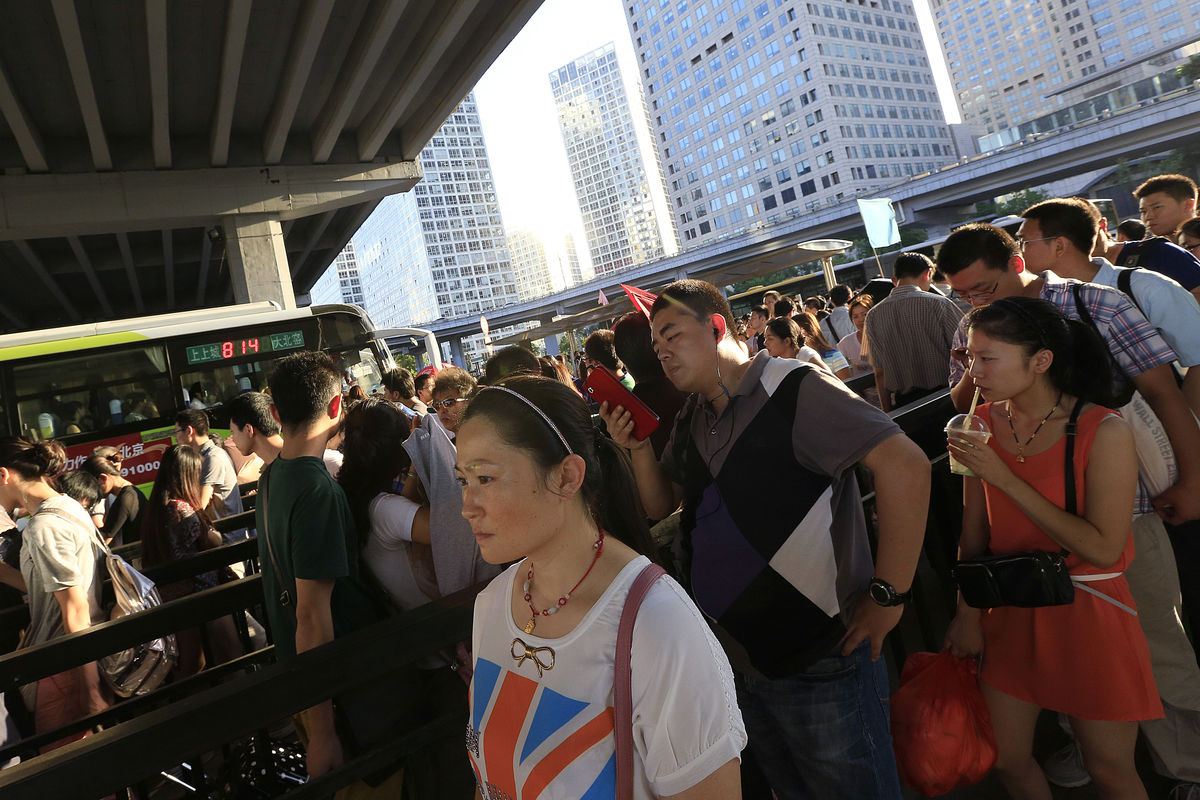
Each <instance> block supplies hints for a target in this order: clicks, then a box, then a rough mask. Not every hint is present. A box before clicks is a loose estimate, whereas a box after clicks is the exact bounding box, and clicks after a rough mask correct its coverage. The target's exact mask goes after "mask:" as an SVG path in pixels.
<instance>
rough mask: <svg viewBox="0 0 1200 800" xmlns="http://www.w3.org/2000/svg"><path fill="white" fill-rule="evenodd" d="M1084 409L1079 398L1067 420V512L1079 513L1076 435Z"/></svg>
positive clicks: (1065, 462)
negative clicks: (1080, 415)
mask: <svg viewBox="0 0 1200 800" xmlns="http://www.w3.org/2000/svg"><path fill="white" fill-rule="evenodd" d="M1082 410H1083V400H1081V399H1077V400H1076V401H1075V407H1074V408H1073V409H1071V417H1070V419H1068V420H1067V429H1066V435H1067V455H1066V459H1065V460H1064V470H1065V475H1064V481H1065V484H1064V486H1065V488H1066V493H1067V513H1069V514H1076V513H1078V501H1077V500H1076V487H1075V435H1076V433H1078V431H1079V413H1080V412H1081V411H1082Z"/></svg>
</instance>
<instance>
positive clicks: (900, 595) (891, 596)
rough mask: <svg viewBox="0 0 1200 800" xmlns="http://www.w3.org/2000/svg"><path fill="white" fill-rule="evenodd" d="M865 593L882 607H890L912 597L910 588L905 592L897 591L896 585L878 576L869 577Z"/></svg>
mask: <svg viewBox="0 0 1200 800" xmlns="http://www.w3.org/2000/svg"><path fill="white" fill-rule="evenodd" d="M867 594H868V595H870V596H871V599H872V600H874V601H875V604H876V605H880V606H883V607H884V608H891V607H892V606H898V605H901V604H903V603H904V601H905V600H911V599H912V589H909V590H908V591H907V592H897V591H896V587H894V586H892V585H891V584H890V583H888V582H887V581H884V580H880V579H879V578H871V582H870V583H869V584H867Z"/></svg>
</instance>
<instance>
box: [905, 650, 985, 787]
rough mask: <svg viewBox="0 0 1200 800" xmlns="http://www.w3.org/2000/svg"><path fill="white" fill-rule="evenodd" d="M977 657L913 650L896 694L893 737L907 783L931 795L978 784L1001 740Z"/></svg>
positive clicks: (946, 651)
mask: <svg viewBox="0 0 1200 800" xmlns="http://www.w3.org/2000/svg"><path fill="white" fill-rule="evenodd" d="M978 673H979V667H978V666H977V665H976V663H975V661H974V660H973V659H959V658H955V657H954V655H953V654H951V652H950V651H949V650H944V651H942V652H941V653H913V654H912V655H911V656H909V657H908V660H907V661H905V662H904V670H903V671H902V672H901V674H900V688H899V689H897V690H896V694H895V695H893V696H892V739H893V741H894V743H895V749H896V762H897V765H898V766H899V768H900V777H901V779H903V781H904V782H905V783H906V784H908V785H909V786H911V787H912V788H914V789H916V790H917V791H919V792H921V793H922V794H924V795H925V796H927V797H937V796H938V795H942V794H945V793H946V792H949V791H950V790H951V789H957V788H958V787H960V786H970V785H971V784H974V783H978V782H979V781H981V780H983V778H984V777H985V776H986V775H987V774H988V772H990V771H991V769H992V765H993V764H995V763H996V740H995V737H994V736H993V734H992V721H991V717H990V716H989V715H988V710H987V705H986V704H985V703H984V702H983V694H982V693H981V692H980V691H979V682H978Z"/></svg>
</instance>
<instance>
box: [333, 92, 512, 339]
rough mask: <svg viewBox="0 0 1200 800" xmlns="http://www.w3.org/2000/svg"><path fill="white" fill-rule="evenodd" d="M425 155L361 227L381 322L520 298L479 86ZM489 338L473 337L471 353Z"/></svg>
mask: <svg viewBox="0 0 1200 800" xmlns="http://www.w3.org/2000/svg"><path fill="white" fill-rule="evenodd" d="M419 160H420V162H421V169H422V171H423V172H424V178H422V180H421V182H420V183H418V184H417V185H416V187H414V188H413V190H412V191H411V192H406V193H404V194H399V195H392V196H390V197H387V198H384V200H383V201H382V202H381V203H380V204H379V207H378V208H377V209H376V210H375V212H374V213H373V214H372V215H371V216H370V217H369V218H368V219H367V221H366V222H365V223H364V224H363V226H362V227H361V228H360V229H359V230H358V232H357V233H355V235H354V237H353V241H354V246H355V250H356V252H357V253H358V254H359V262H360V270H361V272H362V284H363V287H364V300H365V302H366V308H367V311H368V312H369V313H370V314H371V318H372V320H373V321H374V322H375V324H376V325H377V326H378V327H381V328H390V327H402V326H412V325H419V324H420V323H423V322H430V321H432V320H435V319H438V318H440V317H464V316H470V315H474V314H482V313H484V312H486V311H488V310H490V309H493V308H497V307H499V306H503V305H507V304H509V303H515V302H517V300H518V294H517V284H516V279H515V277H514V275H513V270H512V266H511V264H510V263H509V258H508V245H507V243H506V242H505V235H504V222H503V220H502V219H501V217H500V207H499V205H498V204H497V202H496V189H495V185H494V184H493V182H492V172H491V166H490V164H489V162H488V154H487V145H486V143H485V142H484V138H483V129H482V128H481V127H480V122H479V113H478V110H477V108H476V105H475V96H474V94H468V95H467V97H466V98H465V99H464V100H463V101H462V103H460V104H459V106H458V107H457V108H456V109H455V110H454V112H453V113H452V114H451V115H450V117H449V119H447V120H446V122H445V123H443V125H442V127H441V128H439V129H438V131H437V133H435V134H434V135H433V138H432V139H430V141H429V144H428V145H426V146H425V149H423V150H422V151H421V154H420V156H419ZM492 335H493V336H497V335H502V333H501V332H499V331H494V332H493V334H492ZM481 339H482V336H477V337H472V338H471V339H468V340H466V341H465V342H464V348H465V349H466V351H467V357H468V358H471V357H472V356H474V355H476V354H477V353H478V352H479V349H480V340H481Z"/></svg>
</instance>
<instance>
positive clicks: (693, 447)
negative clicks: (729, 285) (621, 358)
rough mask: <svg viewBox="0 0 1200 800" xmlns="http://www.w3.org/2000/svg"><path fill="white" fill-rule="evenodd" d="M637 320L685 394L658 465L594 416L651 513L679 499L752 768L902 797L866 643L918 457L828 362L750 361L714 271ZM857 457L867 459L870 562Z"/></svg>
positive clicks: (891, 574) (782, 786)
mask: <svg viewBox="0 0 1200 800" xmlns="http://www.w3.org/2000/svg"><path fill="white" fill-rule="evenodd" d="M650 324H651V330H652V336H653V342H654V347H655V350H656V351H657V353H658V357H659V360H660V361H661V362H662V364H663V370H664V372H665V373H666V375H667V377H668V378H669V379H670V380H671V382H672V383H673V384H674V385H675V387H676V388H678V389H680V390H681V391H684V392H688V393H690V394H691V397H689V398H688V400H687V402H686V403H685V404H684V407H683V409H682V410H681V411H680V413H679V415H678V416H677V417H676V423H675V429H674V431H673V433H672V437H671V442H670V443H669V444H668V445H667V448H666V450H665V451H664V452H663V458H662V461H661V463H660V462H659V461H658V460H656V459H655V457H654V450H653V449H652V448H651V447H650V445H649V440H648V439H647V440H643V441H638V440H637V439H634V438H633V435H632V433H633V422H632V419H631V417H630V415H629V413H628V412H627V411H625V410H624V409H623V408H620V407H617V408H614V409H610V408H609V407H608V406H607V404H605V405H602V406H601V407H600V415H601V416H602V417H603V418H604V420H605V422H606V423H607V425H608V430H609V432H610V433H611V435H612V437H613V439H614V441H616V442H617V443H618V444H620V445H621V446H623V447H627V448H629V450H630V451H631V455H632V460H633V466H634V471H635V472H636V475H637V481H638V489H639V493H640V495H641V499H642V503H643V505H644V507H645V510H646V513H647V514H648V515H649V516H650V517H652V518H655V519H661V518H663V517H665V516H667V515H669V514H670V513H671V512H673V511H674V510H675V509H676V508H677V507H678V506H679V503H680V501H681V500H683V501H684V505H683V514H682V519H681V524H680V529H681V537H683V538H682V541H683V543H684V547H683V551H684V553H685V554H686V556H685V557H686V559H687V561H688V563H687V564H686V565H685V567H684V571H685V573H686V574H687V575H688V576H689V577H690V583H691V587H690V588H691V591H692V594H693V596H694V598H695V600H696V603H697V605H698V606H699V608H700V609H701V610H702V611H703V612H704V613H705V615H706V616H707V617H708V618H709V620H710V621H711V622H712V624H713V628H714V630H715V631H716V633H717V636H718V638H719V639H720V640H721V643H722V644H723V645H724V647H725V650H726V653H727V654H728V655H729V660H730V663H731V664H732V665H733V668H734V674H735V680H736V684H737V689H738V704H739V706H740V707H741V709H742V714H743V717H744V719H745V721H746V730H747V732H748V733H749V736H750V747H751V748H753V750H754V754H755V756H756V758H757V760H758V762H759V765H760V766H761V767H762V770H763V773H764V775H765V776H766V778H767V780H768V782H769V783H770V784H771V788H772V789H773V790H774V792H775V794H776V795H777V796H778V797H779V798H780V800H791V798H800V797H854V798H864V799H872V798H887V799H888V800H896V799H898V798H899V797H900V784H899V779H898V777H897V774H896V763H895V758H894V756H893V754H892V744H891V737H890V734H889V723H888V714H887V710H886V704H885V703H884V702H882V699H883V698H885V697H886V696H887V694H888V691H889V690H888V686H887V671H886V668H885V667H884V664H883V662H882V661H880V660H878V659H879V655H880V651H881V648H882V646H883V639H884V637H885V636H886V635H887V633H888V632H889V631H890V630H891V629H892V628H893V627H895V625H896V623H897V622H899V620H900V615H901V613H902V611H903V606H902V604H903V601H904V600H905V599H906V597H907V594H908V591H909V587H910V585H911V583H912V576H913V572H914V571H915V569H916V564H917V558H918V557H919V555H920V550H921V541H922V539H923V537H924V531H925V516H926V504H925V503H923V502H913V501H914V498H926V497H928V494H929V462H928V460H927V459H926V458H925V456H924V455H923V454H922V452H921V451H920V449H919V448H917V446H916V445H915V444H913V443H912V442H911V441H910V440H909V439H908V438H907V437H906V436H904V434H903V433H901V432H900V429H899V428H898V427H897V426H896V425H895V423H893V422H892V421H891V420H890V419H888V418H887V416H886V415H884V414H883V413H881V412H880V411H878V410H877V409H875V408H873V407H872V406H870V405H868V404H867V403H865V402H864V401H862V400H861V399H860V398H858V397H857V396H856V395H854V394H853V393H851V392H850V391H849V390H847V389H846V388H845V387H844V386H843V385H842V383H841V381H839V380H837V379H836V378H834V377H833V376H831V375H827V374H826V373H825V372H823V371H822V370H818V369H815V368H813V367H810V366H809V365H807V364H804V363H802V362H799V361H796V360H794V359H780V358H772V357H771V356H770V355H769V354H768V353H766V352H765V351H763V352H760V353H759V354H758V355H757V356H755V357H754V358H753V359H750V358H749V357H748V356H747V355H746V353H745V351H744V350H743V349H742V348H741V347H740V346H739V345H738V344H737V343H736V342H735V341H734V339H733V338H732V336H731V333H732V331H733V318H732V313H731V312H730V310H729V304H728V302H726V300H725V298H724V296H723V295H722V294H721V292H720V290H718V289H717V288H716V287H715V286H713V285H712V284H709V283H705V282H704V281H696V280H684V281H677V282H675V283H673V284H671V285H670V286H668V287H667V288H666V289H664V290H663V293H662V295H661V296H660V297H659V298H658V300H657V301H656V302H655V304H654V306H653V307H652V309H651V322H650ZM857 463H861V464H863V465H864V466H866V467H868V468H869V469H871V470H872V471H873V472H874V474H875V487H876V498H877V510H878V514H879V547H878V557H877V559H876V560H875V562H874V563H872V559H871V551H870V547H869V544H868V541H867V529H866V521H865V519H864V517H863V512H862V505H861V498H860V496H859V491H858V485H857V482H856V478H855V472H854V465H855V464H857ZM864 595H865V596H864Z"/></svg>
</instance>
